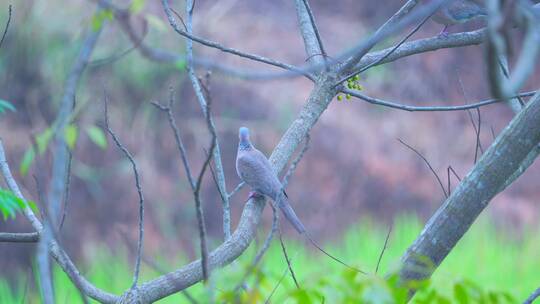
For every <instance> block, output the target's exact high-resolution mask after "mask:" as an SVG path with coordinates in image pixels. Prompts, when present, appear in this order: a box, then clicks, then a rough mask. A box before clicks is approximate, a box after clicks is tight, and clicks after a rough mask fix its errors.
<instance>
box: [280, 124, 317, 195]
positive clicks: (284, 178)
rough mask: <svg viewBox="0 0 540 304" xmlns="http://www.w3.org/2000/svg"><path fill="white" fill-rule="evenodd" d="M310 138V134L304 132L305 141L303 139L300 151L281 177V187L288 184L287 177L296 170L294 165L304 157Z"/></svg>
mask: <svg viewBox="0 0 540 304" xmlns="http://www.w3.org/2000/svg"><path fill="white" fill-rule="evenodd" d="M310 140H311V136H310V135H309V133H308V134H306V137H305V141H304V147H303V148H302V151H300V154H298V156H297V157H296V158H295V159H294V160H293V162H292V163H291V166H290V167H289V170H287V173H286V174H285V176H284V177H283V182H282V185H283V189H285V188H287V185H288V184H289V178H291V176H292V175H293V174H294V171H296V167H297V166H298V164H299V163H300V161H301V160H302V158H303V157H304V154H306V152H307V150H308V149H309V142H310Z"/></svg>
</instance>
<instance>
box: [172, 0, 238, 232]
mask: <svg viewBox="0 0 540 304" xmlns="http://www.w3.org/2000/svg"><path fill="white" fill-rule="evenodd" d="M162 2H163V4H164V7H165V8H166V9H165V11H166V12H168V13H169V16H170V10H167V8H168V1H167V0H163V1H162ZM190 4H192V5H190ZM193 7H194V4H193V2H189V1H188V3H186V14H187V20H186V29H187V32H186V34H188V35H191V34H192V33H193ZM170 17H171V18H172V16H170ZM172 19H173V21H174V18H172ZM193 58H194V55H193V41H192V40H191V38H189V37H187V36H186V59H187V70H188V76H189V80H190V81H191V85H192V87H193V90H194V91H195V96H196V97H197V101H198V102H199V106H200V108H201V110H202V112H203V114H204V116H205V118H206V119H207V123H208V128H209V129H210V132H211V133H212V134H213V135H212V136H215V147H214V148H213V149H211V152H212V154H213V155H212V157H213V158H214V163H215V165H216V172H217V174H216V177H217V180H218V185H219V187H218V188H219V191H220V192H221V193H222V194H223V195H222V198H224V200H223V201H222V207H223V234H224V239H225V240H228V239H229V238H230V237H231V208H230V204H229V199H228V197H227V195H225V194H226V193H227V186H226V182H225V170H224V169H223V164H222V160H221V149H220V147H219V142H218V138H217V131H216V126H215V124H214V118H213V117H212V113H211V112H209V111H208V109H207V103H209V102H210V100H209V99H210V98H211V97H210V89H209V83H207V84H206V85H204V84H203V83H202V82H201V81H199V80H198V78H197V77H196V75H195V67H194V61H193ZM209 77H210V73H207V74H206V78H207V81H208V80H209ZM205 95H206V96H205ZM207 99H208V100H207Z"/></svg>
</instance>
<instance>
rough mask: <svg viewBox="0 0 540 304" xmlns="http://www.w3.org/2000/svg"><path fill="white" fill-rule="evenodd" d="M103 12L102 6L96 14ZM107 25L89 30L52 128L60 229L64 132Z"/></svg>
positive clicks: (52, 206) (53, 192)
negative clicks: (78, 88) (102, 31)
mask: <svg viewBox="0 0 540 304" xmlns="http://www.w3.org/2000/svg"><path fill="white" fill-rule="evenodd" d="M101 11H102V9H101V8H100V7H98V9H97V11H96V14H99V12H101ZM102 28H103V26H101V27H99V28H98V29H89V30H88V32H87V33H86V36H85V38H84V42H83V45H82V47H81V49H80V51H79V54H78V56H77V58H76V59H75V62H74V63H73V65H72V67H71V70H70V72H69V74H68V77H67V79H66V83H65V85H64V95H63V96H62V102H61V104H60V108H59V110H58V115H57V117H56V120H55V122H54V125H53V127H52V129H53V130H54V134H55V137H54V145H53V148H52V155H53V167H52V178H51V182H50V186H49V189H50V191H49V194H48V199H47V200H48V202H49V210H50V216H51V225H52V226H53V227H58V226H59V216H60V205H61V201H62V197H63V196H64V192H65V181H66V167H67V163H68V161H69V157H68V153H69V150H68V146H67V144H66V141H65V138H64V133H65V132H64V130H65V128H66V126H67V125H68V124H69V122H70V120H71V119H72V115H71V114H72V111H73V108H74V106H75V96H76V93H77V86H78V84H79V81H80V79H81V76H82V73H83V72H84V70H85V68H86V65H87V63H88V60H89V59H90V56H91V55H92V51H93V50H94V47H95V46H96V42H97V40H98V38H99V35H100V33H101V29H102Z"/></svg>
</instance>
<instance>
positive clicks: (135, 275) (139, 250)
mask: <svg viewBox="0 0 540 304" xmlns="http://www.w3.org/2000/svg"><path fill="white" fill-rule="evenodd" d="M104 95H105V98H104V104H105V127H106V128H107V132H108V133H109V134H110V135H111V137H112V138H113V141H114V143H115V144H116V146H117V147H118V149H120V150H121V151H122V153H124V156H125V157H126V158H127V159H128V160H129V162H130V163H131V167H132V169H133V175H135V187H136V188H137V194H138V195H139V240H138V242H137V256H136V259H135V270H134V273H133V284H132V285H131V288H135V287H136V286H137V283H138V281H139V272H140V268H141V254H142V248H143V240H144V195H143V190H142V187H141V182H140V175H139V170H138V167H137V163H136V162H135V160H134V159H133V156H132V155H131V153H130V152H129V151H128V149H127V148H126V147H125V146H124V145H122V143H121V142H120V140H119V139H118V137H117V136H116V134H115V133H114V132H113V130H112V129H111V127H110V125H109V113H108V103H109V97H108V96H107V93H106V92H104Z"/></svg>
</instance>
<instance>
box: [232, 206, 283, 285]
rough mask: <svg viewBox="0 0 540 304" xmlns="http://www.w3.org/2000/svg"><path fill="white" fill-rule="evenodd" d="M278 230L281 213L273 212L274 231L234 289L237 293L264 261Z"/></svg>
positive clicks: (267, 237) (268, 236)
mask: <svg viewBox="0 0 540 304" xmlns="http://www.w3.org/2000/svg"><path fill="white" fill-rule="evenodd" d="M278 228H279V212H273V213H272V229H271V230H270V232H269V233H268V235H267V236H266V239H265V240H264V243H263V245H262V247H261V248H260V249H259V251H258V252H257V254H256V255H255V257H254V258H253V260H252V261H251V264H250V265H249V266H248V268H247V271H246V273H245V274H244V276H243V277H242V279H241V280H240V282H239V283H238V284H237V285H236V287H235V288H234V291H235V292H238V291H239V290H240V288H242V287H243V286H244V284H245V282H246V280H247V278H248V276H249V275H250V274H251V273H252V272H253V271H254V270H255V268H256V267H257V264H259V262H260V261H261V260H262V257H263V256H264V254H265V253H266V251H268V248H270V244H271V242H272V238H273V237H274V235H275V234H276V232H277V231H278Z"/></svg>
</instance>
